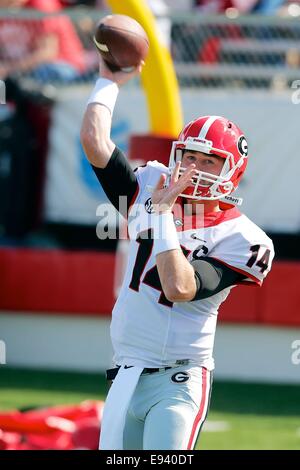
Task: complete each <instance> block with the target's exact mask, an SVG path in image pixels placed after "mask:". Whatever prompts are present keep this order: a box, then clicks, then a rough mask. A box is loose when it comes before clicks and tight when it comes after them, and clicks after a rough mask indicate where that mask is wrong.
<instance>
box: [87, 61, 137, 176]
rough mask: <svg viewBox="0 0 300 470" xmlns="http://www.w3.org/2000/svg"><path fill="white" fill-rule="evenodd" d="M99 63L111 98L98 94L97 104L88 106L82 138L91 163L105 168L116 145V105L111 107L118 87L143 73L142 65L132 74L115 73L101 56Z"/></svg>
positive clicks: (92, 103) (91, 103) (101, 75)
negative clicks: (113, 132)
mask: <svg viewBox="0 0 300 470" xmlns="http://www.w3.org/2000/svg"><path fill="white" fill-rule="evenodd" d="M99 61H100V65H99V70H100V78H102V79H105V80H107V81H108V80H109V81H110V82H111V83H109V82H107V83H108V86H107V87H106V90H107V91H105V93H107V94H110V96H105V95H103V94H102V95H101V94H98V97H99V96H100V98H97V96H95V102H90V103H89V104H88V106H87V109H86V111H85V114H84V117H83V121H82V126H81V131H80V138H81V143H82V146H83V148H84V151H85V154H86V156H87V159H88V160H89V162H90V163H91V164H92V165H94V166H95V167H98V168H105V167H106V165H107V164H108V161H109V159H110V157H111V155H112V153H113V151H114V148H115V144H114V143H113V142H112V140H111V138H110V131H111V120H112V109H111V108H113V105H114V103H113V105H111V103H112V102H113V101H115V100H116V98H117V94H118V87H119V86H120V85H123V84H125V83H126V82H128V81H129V80H130V79H131V78H132V77H134V76H135V75H137V74H139V73H141V70H142V64H141V65H140V66H139V67H137V68H136V69H135V70H134V71H133V72H131V73H125V72H122V71H120V72H115V73H113V72H111V71H110V70H109V69H108V67H107V66H106V65H105V62H104V61H103V60H102V58H101V56H100V59H99ZM114 95H115V96H114ZM101 96H102V99H101ZM97 100H98V101H97ZM101 101H102V103H101ZM108 103H109V104H110V105H108ZM109 108H110V109H109Z"/></svg>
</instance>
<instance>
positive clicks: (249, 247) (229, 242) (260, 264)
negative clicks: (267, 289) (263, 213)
mask: <svg viewBox="0 0 300 470" xmlns="http://www.w3.org/2000/svg"><path fill="white" fill-rule="evenodd" d="M257 229H258V227H257ZM255 232H256V233H255ZM209 256H210V257H212V258H214V259H216V260H218V261H219V262H221V263H223V264H224V265H225V266H228V267H230V268H231V269H233V270H235V271H237V272H239V273H240V274H243V275H244V276H245V277H244V278H243V279H242V280H240V281H239V282H238V283H239V284H252V285H255V284H257V285H259V286H260V285H262V283H263V280H264V279H265V277H266V276H267V274H268V273H269V271H270V270H271V265H272V261H273V258H274V247H273V243H272V240H271V239H270V238H269V237H267V235H266V234H265V233H264V232H263V231H262V230H260V229H258V230H257V231H255V230H254V233H251V231H250V232H248V233H242V232H236V233H233V234H231V235H229V236H228V237H225V238H224V239H223V240H222V241H220V242H219V243H218V244H217V245H216V246H215V247H214V248H213V250H212V251H211V252H210V254H209ZM253 283H254V284H253Z"/></svg>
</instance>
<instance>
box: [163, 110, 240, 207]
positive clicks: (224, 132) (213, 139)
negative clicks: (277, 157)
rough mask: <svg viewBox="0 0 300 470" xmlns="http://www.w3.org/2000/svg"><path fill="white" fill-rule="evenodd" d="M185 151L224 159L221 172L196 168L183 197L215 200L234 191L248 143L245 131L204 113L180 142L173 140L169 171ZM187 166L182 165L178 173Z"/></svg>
mask: <svg viewBox="0 0 300 470" xmlns="http://www.w3.org/2000/svg"><path fill="white" fill-rule="evenodd" d="M184 150H193V151H198V152H203V153H206V154H211V155H217V156H218V157H222V158H224V165H223V167H222V170H221V173H220V175H213V174H211V173H207V172H203V171H197V174H196V176H195V177H194V179H193V183H192V185H191V186H189V187H188V188H187V189H186V190H185V191H184V193H183V194H181V196H184V197H186V198H190V199H199V200H201V199H204V200H216V199H222V198H224V197H226V196H228V195H229V194H230V193H232V192H233V191H234V190H235V189H236V188H237V186H238V184H239V181H240V179H241V177H242V175H243V173H244V171H245V169H246V166H247V160H248V157H247V155H248V144H247V141H246V139H245V137H244V134H243V132H242V131H241V129H239V128H238V127H237V126H236V125H235V124H234V123H233V122H231V121H229V120H228V119H226V118H224V117H221V116H202V117H199V118H197V119H195V120H194V121H191V122H189V123H188V124H187V125H186V126H185V127H184V129H183V130H182V132H181V134H180V135H179V138H178V141H176V142H173V145H172V150H171V154H170V161H169V170H170V173H172V172H173V170H174V167H175V164H176V162H178V161H179V160H182V157H183V152H184ZM184 170H185V168H180V172H179V174H180V175H181V174H182V173H183V172H184Z"/></svg>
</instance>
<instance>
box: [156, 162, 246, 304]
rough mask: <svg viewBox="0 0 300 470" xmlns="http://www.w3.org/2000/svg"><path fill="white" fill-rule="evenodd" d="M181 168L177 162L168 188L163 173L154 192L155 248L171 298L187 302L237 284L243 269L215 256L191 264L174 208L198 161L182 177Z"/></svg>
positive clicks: (166, 291) (162, 283)
mask: <svg viewBox="0 0 300 470" xmlns="http://www.w3.org/2000/svg"><path fill="white" fill-rule="evenodd" d="M179 168H180V163H177V164H176V167H175V170H174V173H173V175H172V177H171V182H170V184H169V186H168V187H167V188H165V178H166V176H165V175H164V174H162V175H161V177H160V180H159V182H158V184H157V186H156V188H155V190H154V193H153V196H152V202H153V205H154V208H155V210H156V214H157V215H156V217H157V220H156V221H155V224H154V247H153V249H154V254H155V256H156V264H157V269H158V274H159V278H160V282H161V286H162V289H163V292H164V294H165V296H166V297H167V299H168V300H169V301H170V302H187V301H190V300H198V299H200V298H206V297H209V296H211V295H214V294H216V293H217V292H219V291H221V290H222V289H224V288H225V287H228V286H229V285H233V284H235V283H236V282H237V280H239V279H240V278H241V275H240V274H239V273H236V272H233V271H232V270H231V269H230V268H228V267H226V266H225V265H222V264H221V263H218V262H215V261H214V260H210V261H207V260H206V261H197V263H196V262H194V263H192V264H191V263H189V261H188V260H187V259H186V257H185V256H184V254H183V252H182V249H181V247H180V244H179V241H178V237H177V233H176V228H175V225H174V222H173V216H172V212H171V210H172V208H173V205H174V203H175V201H176V199H177V197H178V195H179V194H180V193H181V192H183V190H184V189H185V188H186V187H187V186H188V185H189V184H190V183H191V178H192V177H193V175H194V171H195V165H190V166H189V167H188V168H187V169H186V170H185V172H184V174H183V175H182V176H181V177H180V178H178V175H179Z"/></svg>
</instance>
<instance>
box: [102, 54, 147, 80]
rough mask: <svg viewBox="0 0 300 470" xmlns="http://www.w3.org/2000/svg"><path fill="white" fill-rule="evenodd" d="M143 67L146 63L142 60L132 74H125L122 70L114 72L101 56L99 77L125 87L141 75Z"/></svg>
mask: <svg viewBox="0 0 300 470" xmlns="http://www.w3.org/2000/svg"><path fill="white" fill-rule="evenodd" d="M143 65H144V61H143V60H142V61H141V62H140V64H139V65H138V66H137V67H136V68H135V69H134V70H133V71H132V72H123V71H122V70H120V71H117V72H112V71H111V70H110V69H109V68H108V66H107V65H106V63H105V62H104V60H103V58H102V57H101V56H99V75H100V77H102V78H106V79H107V80H111V81H112V82H115V83H117V84H118V85H124V84H125V83H127V82H128V81H129V80H131V79H132V78H133V77H135V76H137V75H139V74H140V73H141V72H142V68H143Z"/></svg>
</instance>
